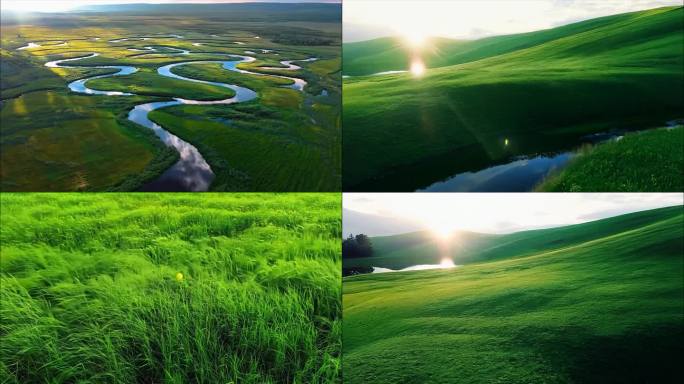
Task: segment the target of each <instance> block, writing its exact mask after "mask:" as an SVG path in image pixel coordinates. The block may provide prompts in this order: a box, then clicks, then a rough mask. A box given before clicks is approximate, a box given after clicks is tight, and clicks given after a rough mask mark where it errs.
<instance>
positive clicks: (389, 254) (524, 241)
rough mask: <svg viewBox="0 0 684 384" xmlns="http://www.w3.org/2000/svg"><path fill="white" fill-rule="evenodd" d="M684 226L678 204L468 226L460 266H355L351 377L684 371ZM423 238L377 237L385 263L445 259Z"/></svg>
mask: <svg viewBox="0 0 684 384" xmlns="http://www.w3.org/2000/svg"><path fill="white" fill-rule="evenodd" d="M683 225H684V213H683V210H682V207H681V206H676V207H670V208H663V209H657V210H653V211H644V212H638V213H634V214H628V215H624V216H617V217H613V218H610V219H606V220H600V221H596V222H591V223H587V224H581V225H575V226H568V227H560V228H554V229H548V230H541V231H526V232H519V233H514V234H510V235H488V236H484V235H481V236H480V237H478V236H475V235H474V234H470V236H461V235H459V234H456V235H455V237H454V242H455V243H468V242H473V244H472V245H471V249H470V250H465V251H464V252H463V254H464V257H461V252H453V253H451V254H449V257H451V258H452V259H453V261H454V263H455V264H457V265H461V266H459V267H456V268H449V269H441V270H431V271H411V272H392V273H381V274H364V275H357V276H350V277H345V278H344V281H343V305H344V326H343V328H344V329H343V367H344V380H345V382H348V383H398V382H401V383H427V382H429V383H645V382H657V383H679V382H681V380H682V379H684V370H683V369H682V366H681V364H680V361H681V360H682V357H684V351H682V341H684V327H683V326H682V323H683V321H684V298H683V297H682V291H683V289H684V282H683V281H682V274H683V273H684V263H683V262H684V259H683V257H682V255H683V252H684V233H683V231H684V229H683V228H684V227H683ZM419 238H421V236H418V235H415V234H413V235H407V236H395V237H394V239H392V238H390V237H386V238H372V239H371V240H372V241H373V243H374V244H375V245H376V248H377V249H378V252H379V253H380V255H378V256H379V257H380V256H384V258H376V260H374V261H373V262H372V264H371V265H374V266H384V267H389V268H403V267H404V266H406V265H407V264H408V263H418V264H424V263H434V259H435V258H436V257H438V255H437V254H436V252H431V251H430V249H429V247H428V248H426V247H425V246H421V245H419V243H423V244H425V243H427V242H428V241H427V240H424V241H419V240H418V239H419ZM425 238H426V237H425ZM432 238H433V240H432V242H435V240H434V235H433V237H432ZM402 244H403V247H404V249H405V250H406V252H405V253H402V252H400V250H399V248H400V247H401V246H402ZM412 244H413V245H412ZM411 247H415V248H413V249H411ZM454 247H459V245H454ZM421 251H423V253H421ZM408 253H412V254H413V259H412V260H411V259H409V255H408ZM421 255H426V256H425V257H422V258H421ZM442 257H444V255H442ZM393 258H396V259H398V260H397V261H396V262H395V263H392V261H391V260H392V259H393ZM345 262H346V260H345Z"/></svg>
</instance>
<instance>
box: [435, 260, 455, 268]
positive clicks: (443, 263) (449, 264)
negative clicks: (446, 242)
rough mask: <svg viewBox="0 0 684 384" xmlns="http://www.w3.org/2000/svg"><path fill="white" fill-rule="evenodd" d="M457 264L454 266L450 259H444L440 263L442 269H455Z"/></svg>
mask: <svg viewBox="0 0 684 384" xmlns="http://www.w3.org/2000/svg"><path fill="white" fill-rule="evenodd" d="M455 266H456V264H454V261H453V260H451V259H450V258H444V259H442V261H441V262H440V263H439V267H440V268H453V267H455Z"/></svg>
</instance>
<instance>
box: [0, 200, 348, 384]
mask: <svg viewBox="0 0 684 384" xmlns="http://www.w3.org/2000/svg"><path fill="white" fill-rule="evenodd" d="M0 202H1V203H2V213H1V215H0V218H1V222H2V225H1V229H0V239H1V240H2V245H3V246H2V251H1V252H0V281H1V284H0V295H1V296H0V298H1V303H2V305H1V306H0V318H1V322H0V382H2V383H8V384H9V383H39V382H40V383H46V382H50V383H76V382H78V383H191V382H193V383H286V382H287V383H329V382H340V362H339V359H340V349H341V344H340V342H341V298H340V295H341V292H340V290H341V282H340V243H339V238H340V233H341V223H340V205H341V204H340V195H339V194H280V195H278V194H201V195H200V194H130V193H118V194H100V193H92V194H12V193H3V194H2V195H0Z"/></svg>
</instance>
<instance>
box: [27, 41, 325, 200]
mask: <svg viewBox="0 0 684 384" xmlns="http://www.w3.org/2000/svg"><path fill="white" fill-rule="evenodd" d="M138 39H143V40H144V39H145V38H138ZM125 40H126V39H118V40H112V41H110V42H119V41H125ZM31 44H33V43H29V45H28V46H27V47H28V48H31V47H33V46H32V45H31ZM22 48H24V47H22ZM164 48H166V49H169V47H164ZM172 50H175V51H176V52H172V53H168V52H160V51H158V50H157V49H156V48H155V47H153V46H148V47H144V49H143V50H140V51H141V52H145V53H143V54H149V53H158V54H164V53H165V54H176V55H177V54H182V55H192V54H193V53H191V52H189V51H187V50H180V49H177V48H173V49H172ZM202 54H204V55H207V54H211V55H221V56H228V57H230V58H232V60H209V61H186V62H180V63H175V64H169V65H165V66H162V67H160V68H158V69H157V73H158V74H159V75H161V76H165V77H169V78H173V79H177V80H183V81H191V82H195V83H200V84H210V85H215V86H219V87H225V88H229V89H232V90H233V91H235V96H233V97H231V98H228V99H223V100H211V101H203V100H189V99H182V98H174V99H173V100H169V101H157V102H151V103H144V104H139V105H136V106H135V107H134V108H133V109H132V110H131V111H129V113H128V120H130V121H132V122H134V123H136V124H139V125H141V126H143V127H146V128H149V129H151V130H152V131H153V132H154V133H155V134H156V135H157V137H159V139H160V140H161V141H162V142H163V143H164V144H165V145H167V146H169V147H173V148H174V149H175V150H176V151H178V153H179V155H180V158H179V160H178V162H176V163H175V164H174V165H173V166H171V167H170V168H169V169H167V170H166V171H165V172H164V173H163V174H162V175H160V176H159V177H158V178H157V179H156V180H153V181H151V182H149V183H147V184H145V185H143V186H142V187H141V188H140V190H142V191H190V192H199V191H207V190H208V189H209V187H210V186H211V183H212V181H213V180H214V177H215V175H214V172H213V171H212V170H211V167H210V166H209V164H208V163H207V161H206V160H205V159H204V157H203V156H202V154H201V153H200V152H199V150H198V149H197V148H196V147H195V146H193V145H192V144H190V143H188V142H186V141H184V140H182V139H181V138H179V137H178V136H176V135H174V134H172V133H171V132H169V131H167V130H166V129H164V127H162V126H161V125H159V124H157V123H155V122H153V121H152V120H150V119H149V117H148V116H149V113H150V112H152V111H154V110H157V109H161V108H166V107H171V106H175V105H183V104H188V105H217V104H234V103H241V102H246V101H250V100H253V99H255V98H256V97H257V93H256V92H255V91H253V90H251V89H249V88H245V87H241V86H238V85H235V84H227V83H220V82H213V81H204V80H197V79H192V78H188V77H183V76H180V75H177V74H175V73H173V72H172V69H173V68H176V67H179V66H182V65H187V64H208V63H220V64H222V67H223V68H224V69H226V70H229V71H234V72H238V73H244V74H251V75H258V76H271V77H279V78H285V79H289V80H291V81H292V82H293V83H292V84H291V85H287V86H285V87H289V88H292V89H295V90H298V91H300V92H303V91H304V87H305V86H306V84H307V83H306V81H305V80H302V79H299V78H295V77H288V76H282V75H270V74H264V73H257V72H250V71H247V70H242V69H238V68H237V65H238V64H240V63H247V62H252V61H255V60H256V59H255V58H254V57H250V56H242V55H234V54H225V53H207V52H202ZM96 56H99V54H98V53H94V52H93V53H90V54H88V55H86V56H80V57H75V58H70V59H62V60H55V61H51V62H48V63H46V64H45V66H46V67H50V68H91V69H118V72H115V73H112V74H107V75H98V76H92V77H87V78H84V79H80V80H76V81H73V82H71V83H69V84H68V87H69V89H70V90H71V91H72V92H76V93H83V94H87V95H104V96H135V95H136V94H134V93H128V92H120V91H107V90H96V89H92V88H88V87H87V86H86V83H87V82H88V81H90V80H94V79H101V78H106V77H113V76H125V75H130V74H132V73H135V72H137V71H138V68H136V67H133V66H123V65H103V66H78V65H72V64H68V65H64V64H63V63H72V62H75V61H79V60H85V59H89V58H93V57H96ZM314 60H317V58H309V59H304V60H299V61H314ZM293 61H296V60H290V61H282V62H281V64H283V65H286V66H287V67H286V68H276V67H262V68H264V69H279V70H295V69H300V68H301V67H298V66H296V65H294V64H291V63H292V62H293Z"/></svg>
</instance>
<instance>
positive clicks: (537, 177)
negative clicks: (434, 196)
mask: <svg viewBox="0 0 684 384" xmlns="http://www.w3.org/2000/svg"><path fill="white" fill-rule="evenodd" d="M573 156H574V154H573V153H571V152H565V153H561V154H559V155H555V156H537V157H534V158H530V159H520V160H515V161H512V162H510V163H508V164H503V165H496V166H493V167H490V168H486V169H483V170H481V171H478V172H465V173H460V174H458V175H455V176H452V177H450V178H448V179H446V180H444V181H439V182H436V183H434V184H432V185H430V186H428V187H427V188H424V189H419V190H418V191H417V192H528V191H531V190H532V189H533V188H534V187H535V186H536V185H537V184H538V183H539V182H541V181H542V179H543V178H544V177H545V176H546V175H548V174H549V172H551V171H552V170H554V169H559V168H562V167H564V166H565V165H566V164H567V163H568V161H569V160H570V159H571V158H572V157H573Z"/></svg>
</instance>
